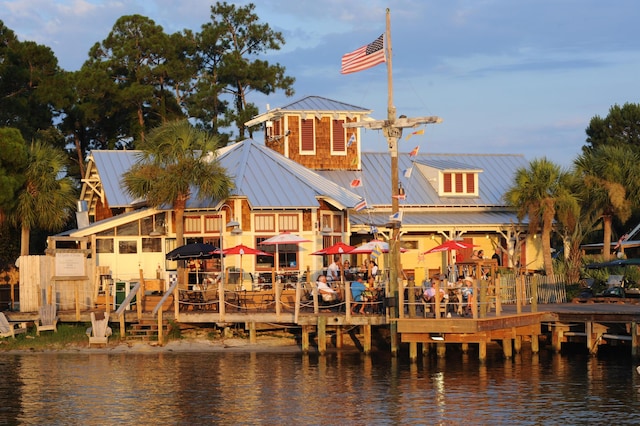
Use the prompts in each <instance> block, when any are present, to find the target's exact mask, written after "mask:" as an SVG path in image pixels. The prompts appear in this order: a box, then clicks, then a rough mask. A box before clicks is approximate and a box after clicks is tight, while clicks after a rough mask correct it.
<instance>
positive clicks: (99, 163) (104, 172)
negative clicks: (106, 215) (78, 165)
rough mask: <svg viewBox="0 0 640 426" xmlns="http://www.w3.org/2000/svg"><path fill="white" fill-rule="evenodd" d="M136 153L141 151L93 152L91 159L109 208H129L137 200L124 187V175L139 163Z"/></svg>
mask: <svg viewBox="0 0 640 426" xmlns="http://www.w3.org/2000/svg"><path fill="white" fill-rule="evenodd" d="M136 153H140V151H116V150H105V151H91V156H90V158H91V159H93V162H94V164H95V167H96V169H97V171H98V175H99V176H100V182H101V183H102V188H103V191H104V195H105V197H106V198H107V200H108V202H109V207H113V208H116V207H129V206H131V205H132V204H134V201H135V199H134V198H132V197H131V196H130V195H129V194H128V193H127V190H126V189H125V187H124V185H122V175H123V174H124V173H125V172H126V171H128V170H129V169H130V168H131V167H132V166H133V165H134V164H135V163H136V162H137V160H138V159H137V157H136Z"/></svg>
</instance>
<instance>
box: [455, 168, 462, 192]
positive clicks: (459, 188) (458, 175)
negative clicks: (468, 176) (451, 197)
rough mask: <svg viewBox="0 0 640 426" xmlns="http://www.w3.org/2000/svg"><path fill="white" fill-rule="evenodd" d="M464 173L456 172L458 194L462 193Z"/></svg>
mask: <svg viewBox="0 0 640 426" xmlns="http://www.w3.org/2000/svg"><path fill="white" fill-rule="evenodd" d="M462 192H463V188H462V173H456V194H462Z"/></svg>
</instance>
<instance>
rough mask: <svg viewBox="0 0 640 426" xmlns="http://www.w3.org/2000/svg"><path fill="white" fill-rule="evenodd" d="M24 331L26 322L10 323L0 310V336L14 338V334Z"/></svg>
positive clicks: (25, 330)
mask: <svg viewBox="0 0 640 426" xmlns="http://www.w3.org/2000/svg"><path fill="white" fill-rule="evenodd" d="M26 332H27V323H24V322H23V323H10V322H9V320H8V319H7V317H5V316H4V314H3V313H2V312H0V337H13V338H14V339H15V337H16V334H19V333H26Z"/></svg>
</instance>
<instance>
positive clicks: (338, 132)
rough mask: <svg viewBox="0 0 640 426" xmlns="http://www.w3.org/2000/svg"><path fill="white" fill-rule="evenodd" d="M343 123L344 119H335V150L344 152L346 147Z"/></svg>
mask: <svg viewBox="0 0 640 426" xmlns="http://www.w3.org/2000/svg"><path fill="white" fill-rule="evenodd" d="M343 123H344V120H333V151H339V152H344V151H345V149H346V145H345V140H344V133H345V129H344V127H342V124H343Z"/></svg>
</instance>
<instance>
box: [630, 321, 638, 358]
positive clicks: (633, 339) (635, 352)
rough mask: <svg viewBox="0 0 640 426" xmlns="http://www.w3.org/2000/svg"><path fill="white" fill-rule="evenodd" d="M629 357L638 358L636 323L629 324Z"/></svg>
mask: <svg viewBox="0 0 640 426" xmlns="http://www.w3.org/2000/svg"><path fill="white" fill-rule="evenodd" d="M631 356H632V357H634V358H638V357H639V356H640V339H638V323H637V322H632V323H631Z"/></svg>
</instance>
